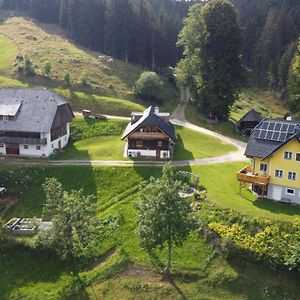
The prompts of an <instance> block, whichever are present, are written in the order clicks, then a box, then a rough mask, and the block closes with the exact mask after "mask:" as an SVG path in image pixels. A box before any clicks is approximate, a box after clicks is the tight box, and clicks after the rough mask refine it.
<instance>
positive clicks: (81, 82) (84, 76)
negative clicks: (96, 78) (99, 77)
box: [78, 72, 89, 86]
mask: <svg viewBox="0 0 300 300" xmlns="http://www.w3.org/2000/svg"><path fill="white" fill-rule="evenodd" d="M78 84H79V85H81V86H88V85H89V83H88V78H87V74H86V72H82V73H81V74H80V76H79V78H78Z"/></svg>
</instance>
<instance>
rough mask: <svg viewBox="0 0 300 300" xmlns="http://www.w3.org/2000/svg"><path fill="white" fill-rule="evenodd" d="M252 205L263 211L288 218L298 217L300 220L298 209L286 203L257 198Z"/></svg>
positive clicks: (299, 208) (299, 209) (299, 210)
mask: <svg viewBox="0 0 300 300" xmlns="http://www.w3.org/2000/svg"><path fill="white" fill-rule="evenodd" d="M253 205H254V206H256V207H258V208H260V209H264V210H268V211H270V212H272V213H274V214H285V215H289V216H296V215H298V216H299V218H300V207H299V206H295V205H291V204H288V203H280V202H276V201H273V200H269V199H265V198H263V199H262V198H258V199H257V200H255V201H254V202H253Z"/></svg>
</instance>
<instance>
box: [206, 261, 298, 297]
mask: <svg viewBox="0 0 300 300" xmlns="http://www.w3.org/2000/svg"><path fill="white" fill-rule="evenodd" d="M228 263H229V265H230V267H231V268H232V269H233V270H234V272H235V273H236V274H237V275H236V276H235V278H234V279H233V278H232V277H231V276H229V275H227V276H229V277H227V276H226V272H225V273H224V275H223V276H221V277H220V282H215V283H214V284H218V285H219V287H221V288H225V289H226V290H228V291H229V292H230V293H231V294H232V295H236V296H238V298H240V297H241V298H245V299H249V300H257V299H298V298H299V292H300V287H299V284H298V282H299V275H298V274H296V273H293V272H290V271H285V270H279V269H276V270H272V269H271V268H270V267H268V266H265V265H263V264H259V263H252V262H248V261H245V260H243V259H241V258H238V257H236V258H234V259H231V260H229V261H228ZM211 272H214V270H212V271H211ZM216 272H217V273H218V271H216ZM220 274H222V273H220Z"/></svg>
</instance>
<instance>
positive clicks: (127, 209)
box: [0, 163, 300, 299]
mask: <svg viewBox="0 0 300 300" xmlns="http://www.w3.org/2000/svg"><path fill="white" fill-rule="evenodd" d="M241 165H242V163H234V164H220V165H206V166H197V167H193V168H192V169H190V168H184V170H186V171H192V172H193V173H195V174H197V175H199V176H200V184H201V186H203V187H204V188H206V191H207V199H205V200H203V201H202V202H200V203H199V202H197V201H196V202H195V205H196V206H199V205H200V206H199V207H200V210H198V213H197V218H199V230H200V231H198V230H196V231H194V232H193V233H192V234H190V236H189V237H188V239H187V240H186V241H185V242H184V244H183V245H182V246H181V247H175V248H174V249H173V251H174V252H173V272H174V282H173V283H174V284H170V283H168V282H165V281H161V277H160V275H159V274H160V272H161V271H162V269H163V267H164V265H165V263H166V249H165V250H159V249H157V250H155V251H153V252H151V253H147V252H145V251H144V250H143V249H142V247H141V245H140V241H139V237H138V234H137V231H136V224H137V223H136V222H137V217H138V214H137V209H136V203H137V201H138V199H139V198H140V189H141V188H142V187H143V186H144V185H145V183H147V182H148V180H149V178H150V177H151V176H154V177H158V176H160V174H161V170H160V169H159V168H122V167H118V168H117V167H116V168H113V167H92V166H64V167H60V166H49V167H25V168H19V167H9V168H7V167H5V168H3V167H2V168H0V179H1V182H3V183H4V184H5V185H6V187H7V189H8V191H10V193H12V194H13V195H14V196H15V197H17V198H18V202H17V203H16V204H15V205H14V206H13V207H11V208H10V209H9V210H8V211H7V212H6V213H5V215H4V216H3V218H4V220H9V219H10V218H11V217H14V216H17V217H34V216H35V217H40V216H41V214H42V208H43V204H44V203H45V194H44V191H43V187H42V184H43V183H44V182H45V180H46V178H52V177H54V178H56V179H57V180H59V181H60V182H61V183H62V187H63V189H64V190H66V191H71V190H73V189H76V190H78V189H83V193H84V195H95V196H96V207H97V208H96V209H97V216H98V217H100V218H108V219H111V220H115V221H116V223H117V228H116V230H115V232H114V233H113V235H112V236H110V237H108V238H106V239H104V240H103V241H102V243H101V245H100V247H99V248H98V249H97V255H96V257H95V260H88V261H86V260H83V261H78V262H77V263H78V270H79V273H78V274H79V276H78V277H77V276H75V275H74V274H73V268H72V263H71V261H68V260H60V258H59V257H58V256H57V254H56V253H54V252H51V251H49V250H48V251H46V250H42V249H38V248H35V247H34V243H33V242H34V239H32V238H22V239H20V238H18V239H9V240H8V241H6V242H5V243H3V242H1V247H0V271H1V273H2V274H4V273H5V274H6V276H1V278H0V293H1V295H2V297H3V299H20V298H22V299H44V298H47V299H65V298H66V297H65V295H68V294H69V295H71V294H72V293H76V294H77V295H78V296H72V299H97V298H96V297H95V294H94V292H95V293H96V294H97V295H98V297H100V298H101V297H102V298H108V299H112V298H116V297H122V298H124V299H130V298H132V297H134V296H137V295H139V297H144V298H147V297H148V298H149V299H150V298H164V299H181V297H182V295H184V296H185V297H186V298H192V299H193V298H195V297H198V296H199V294H201V295H203V297H205V298H208V299H215V298H222V299H245V298H249V297H250V296H251V297H252V299H283V298H286V299H297V297H298V294H299V292H300V290H299V285H298V282H299V275H297V274H296V272H295V271H293V272H291V271H290V272H288V271H287V270H288V266H283V265H282V264H278V263H273V264H272V267H273V268H276V270H275V271H272V270H271V269H270V268H269V267H266V266H269V265H270V263H269V260H268V257H264V256H263V255H260V254H259V253H258V254H257V255H252V254H251V253H250V254H249V253H248V250H247V251H243V249H240V247H241V248H245V246H244V245H246V243H248V241H247V240H246V239H250V240H252V239H254V238H255V239H257V238H258V237H255V234H257V233H258V232H259V231H261V232H262V233H263V235H264V236H265V237H266V242H267V243H268V238H269V236H270V234H271V235H272V236H278V237H280V238H281V237H282V235H285V234H289V235H291V234H292V229H291V230H290V231H288V229H287V228H288V227H289V226H290V227H291V228H292V226H293V225H292V224H295V225H294V226H297V224H298V223H297V218H299V217H300V211H299V209H297V208H296V207H291V206H287V205H281V204H277V203H273V202H268V205H265V206H264V205H257V202H259V201H261V200H255V199H254V198H253V199H252V198H251V197H249V196H250V193H249V195H248V193H247V192H244V194H243V195H241V196H240V195H239V194H238V193H237V192H238V184H236V182H235V176H234V173H235V172H236V171H238V170H239V169H240V167H241ZM224 178H227V179H226V180H227V181H226V186H225V185H223V186H220V185H218V184H217V183H218V182H221V180H224ZM125 179H126V180H125ZM212 179H214V180H212ZM203 187H202V188H203ZM245 197H249V198H248V200H247V199H246V198H245ZM226 199H230V200H228V202H226ZM266 201H267V200H266ZM275 223H276V224H277V225H276V224H275ZM275 225H276V226H278V228H279V229H277V228H275V227H274V226H275ZM243 230H244V231H243ZM198 232H201V234H199V233H198ZM203 232H205V234H204V233H203ZM235 232H244V233H243V235H242V237H243V239H240V240H238V243H237V246H238V247H236V246H235V242H236V235H235ZM274 234H275V235H274ZM217 236H221V237H222V239H219V238H217V239H216V237H217ZM210 237H213V239H211V238H210ZM0 239H2V241H4V240H3V237H2V236H0ZM223 240H224V242H222V241H223ZM263 240H264V239H263V238H260V240H258V241H263ZM212 241H217V242H212ZM218 241H220V243H221V246H219V244H218ZM276 241H278V239H276ZM291 241H292V240H291ZM268 245H269V247H272V245H270V244H269V243H268ZM220 247H221V250H222V251H224V254H222V255H220V254H216V253H219V252H218V249H219V248H220ZM276 247H277V248H276ZM276 247H275V248H276V249H279V248H282V247H283V245H282V244H280V243H279V244H278V243H277V244H276ZM273 248H274V247H273ZM275 248H274V249H275ZM268 249H269V248H268ZM215 251H216V252H215ZM228 251H234V252H230V253H235V255H234V257H232V256H230V255H228V256H227V253H228ZM274 251H275V250H274ZM274 251H273V252H271V254H273V253H275V252H274ZM245 253H246V254H245ZM247 253H248V254H247ZM275 254H276V253H275ZM258 257H259V259H258ZM257 261H258V262H259V263H263V264H265V266H260V265H259V264H257ZM271 261H272V262H273V260H271ZM20 266H21V267H20ZM257 278H260V280H257ZM80 287H83V289H80ZM85 287H86V288H85ZM279 287H280V288H279ZM76 297H77V298H76ZM251 297H250V298H251Z"/></svg>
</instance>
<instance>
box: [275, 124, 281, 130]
mask: <svg viewBox="0 0 300 300" xmlns="http://www.w3.org/2000/svg"><path fill="white" fill-rule="evenodd" d="M280 128H281V123H276V124H275V128H274V130H276V131H279V130H280Z"/></svg>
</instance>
